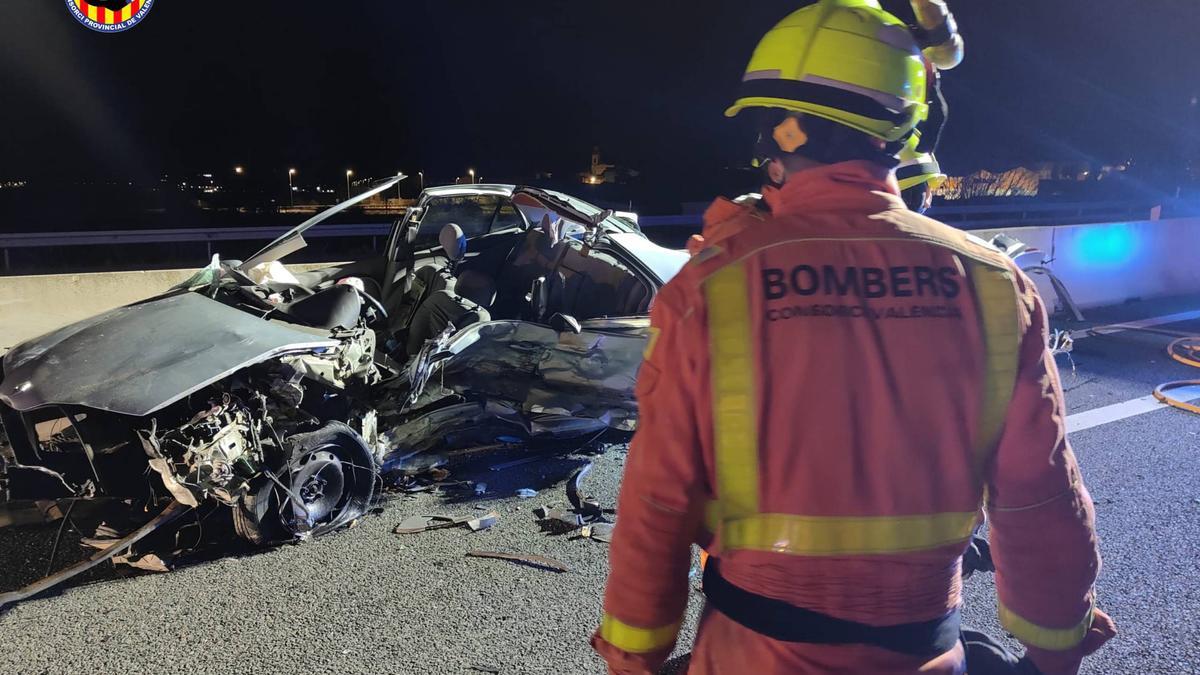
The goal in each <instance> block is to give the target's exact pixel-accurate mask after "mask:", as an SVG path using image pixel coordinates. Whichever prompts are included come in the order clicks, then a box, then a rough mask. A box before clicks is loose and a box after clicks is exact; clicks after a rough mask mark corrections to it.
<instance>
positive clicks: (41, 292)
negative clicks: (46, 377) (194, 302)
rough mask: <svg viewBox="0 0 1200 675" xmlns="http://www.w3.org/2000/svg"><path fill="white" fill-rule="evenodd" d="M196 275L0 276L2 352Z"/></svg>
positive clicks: (168, 272)
mask: <svg viewBox="0 0 1200 675" xmlns="http://www.w3.org/2000/svg"><path fill="white" fill-rule="evenodd" d="M334 264H336V263H319V264H311V265H296V266H293V267H292V269H294V270H297V271H303V270H310V269H317V268H320V267H327V266H329V265H334ZM195 273H196V270H195V269H187V270H152V271H147V272H103V273H95V274H46V275H37V276H19V277H0V352H3V351H6V350H8V349H10V348H12V347H13V346H15V345H18V344H20V343H21V342H24V341H25V340H28V339H29V338H33V337H37V336H39V335H43V334H45V333H48V332H50V331H52V330H54V329H55V328H59V327H62V326H66V325H67V324H71V323H74V322H76V321H79V320H81V319H86V318H87V317H89V316H95V315H96V314H99V313H101V312H105V311H108V310H110V309H114V308H116V307H121V306H123V305H128V304H129V303H131V302H137V301H138V300H145V299H146V298H149V297H151V296H154V295H158V294H159V293H162V292H163V291H165V290H167V289H168V288H170V287H172V286H174V285H176V284H179V283H181V282H183V281H185V280H186V279H188V278H189V277H191V276H192V275H193V274H195Z"/></svg>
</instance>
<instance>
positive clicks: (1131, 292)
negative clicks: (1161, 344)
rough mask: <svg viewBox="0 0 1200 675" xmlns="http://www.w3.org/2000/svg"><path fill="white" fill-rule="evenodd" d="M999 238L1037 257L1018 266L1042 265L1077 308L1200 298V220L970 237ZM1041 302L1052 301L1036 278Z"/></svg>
mask: <svg viewBox="0 0 1200 675" xmlns="http://www.w3.org/2000/svg"><path fill="white" fill-rule="evenodd" d="M1001 232H1003V233H1005V234H1007V235H1009V236H1010V237H1014V238H1016V239H1018V240H1020V241H1022V242H1025V243H1026V244H1029V245H1030V246H1034V247H1037V248H1038V249H1039V252H1038V253H1036V254H1031V255H1027V256H1024V257H1022V258H1021V259H1020V263H1021V264H1022V266H1026V265H1030V264H1036V263H1037V262H1039V261H1042V260H1047V261H1048V262H1047V263H1046V264H1045V266H1046V267H1047V268H1049V269H1050V270H1051V271H1053V272H1054V274H1055V275H1057V276H1058V278H1060V279H1062V281H1063V283H1064V284H1065V285H1066V287H1067V289H1068V290H1069V291H1070V293H1071V296H1072V297H1073V298H1074V300H1075V303H1076V304H1077V305H1078V306H1079V307H1080V308H1085V309H1086V308H1088V307H1099V306H1104V305H1115V304H1119V303H1122V302H1126V301H1128V300H1135V299H1149V298H1157V297H1167V296H1173V295H1186V294H1190V293H1200V253H1198V252H1200V218H1178V219H1172V220H1143V221H1132V222H1123V223H1098V224H1093V225H1062V226H1058V227H1009V228H997V229H994V230H977V231H974V232H972V234H975V235H977V236H979V237H981V238H983V239H990V238H991V237H992V236H994V235H995V234H997V233H1001ZM1033 279H1034V280H1035V281H1036V282H1037V284H1038V288H1039V290H1041V292H1042V296H1043V297H1045V298H1047V301H1048V302H1049V299H1050V298H1053V297H1055V296H1054V293H1053V291H1052V290H1051V288H1050V284H1049V282H1048V281H1047V280H1046V277H1044V276H1041V275H1037V276H1034V277H1033Z"/></svg>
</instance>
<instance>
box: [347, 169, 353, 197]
mask: <svg viewBox="0 0 1200 675" xmlns="http://www.w3.org/2000/svg"><path fill="white" fill-rule="evenodd" d="M353 175H354V170H353V169H346V199H350V176H353Z"/></svg>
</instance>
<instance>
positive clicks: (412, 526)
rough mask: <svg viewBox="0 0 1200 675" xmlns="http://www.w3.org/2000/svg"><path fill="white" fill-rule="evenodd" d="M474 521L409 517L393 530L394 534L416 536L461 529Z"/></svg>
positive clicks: (446, 517) (455, 517)
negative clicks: (417, 534) (451, 528)
mask: <svg viewBox="0 0 1200 675" xmlns="http://www.w3.org/2000/svg"><path fill="white" fill-rule="evenodd" d="M471 520H472V518H471V516H444V515H432V516H409V517H408V518H405V519H404V520H403V521H402V522H401V523H400V524H399V525H397V526H396V529H394V530H392V533H393V534H416V533H418V532H428V531H430V530H442V529H446V528H448V527H459V526H460V525H466V524H467V523H468V522H470V521H471Z"/></svg>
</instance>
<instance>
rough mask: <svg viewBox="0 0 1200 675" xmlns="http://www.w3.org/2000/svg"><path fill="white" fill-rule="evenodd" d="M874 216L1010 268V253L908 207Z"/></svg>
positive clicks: (900, 229) (917, 235)
mask: <svg viewBox="0 0 1200 675" xmlns="http://www.w3.org/2000/svg"><path fill="white" fill-rule="evenodd" d="M872 218H875V219H879V220H885V221H887V222H888V223H889V224H891V225H892V226H893V227H895V228H896V230H897V231H898V232H901V233H904V234H907V235H909V236H912V237H914V238H916V239H921V240H923V241H927V242H929V243H931V244H935V245H938V246H942V247H945V248H948V249H950V250H952V251H954V252H955V253H959V254H961V255H963V256H966V257H968V258H971V259H972V260H975V261H977V262H980V263H983V264H985V265H988V266H991V267H996V268H1000V269H1005V270H1007V269H1010V268H1011V265H1010V262H1009V259H1008V256H1006V255H1004V253H1003V252H1002V251H1000V250H999V249H997V248H996V247H994V246H992V245H990V244H988V243H987V242H985V241H983V240H982V239H980V238H979V237H976V236H974V235H972V234H970V233H968V232H966V231H963V230H960V229H957V228H954V227H950V226H949V225H946V224H945V223H941V222H939V221H936V220H934V219H933V218H930V217H928V216H925V215H922V214H919V213H915V212H913V211H909V210H908V209H887V210H885V211H883V212H881V213H878V214H875V215H874V216H872Z"/></svg>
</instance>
